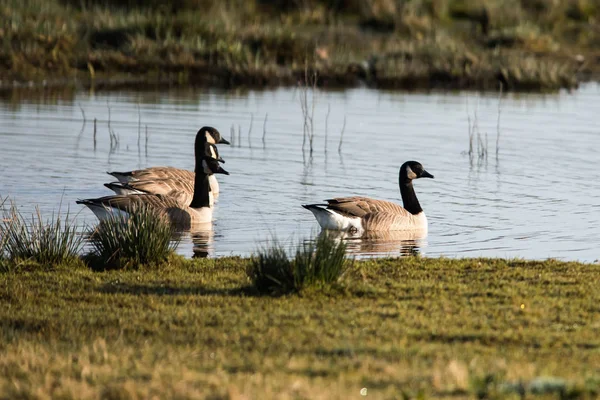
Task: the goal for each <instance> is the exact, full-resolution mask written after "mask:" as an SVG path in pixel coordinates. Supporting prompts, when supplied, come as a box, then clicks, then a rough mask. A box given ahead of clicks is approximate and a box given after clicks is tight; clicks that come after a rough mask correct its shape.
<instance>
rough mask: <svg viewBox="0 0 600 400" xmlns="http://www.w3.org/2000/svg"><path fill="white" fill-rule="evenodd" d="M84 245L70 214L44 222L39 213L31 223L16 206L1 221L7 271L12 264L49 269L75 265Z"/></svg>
mask: <svg viewBox="0 0 600 400" xmlns="http://www.w3.org/2000/svg"><path fill="white" fill-rule="evenodd" d="M5 201H6V200H4V201H3V202H2V205H3V204H4V202H5ZM2 205H0V207H2ZM82 245H83V239H82V237H81V235H80V234H79V233H78V232H77V226H76V224H75V221H74V220H73V219H72V218H70V215H69V212H68V211H67V212H66V213H61V211H60V210H59V211H58V212H57V213H56V214H54V213H52V217H51V218H50V219H45V218H44V217H43V216H42V214H41V213H40V211H39V209H36V213H35V214H32V216H31V218H30V219H29V218H26V217H24V216H23V215H22V214H21V213H20V212H19V211H18V210H17V206H16V205H15V204H11V206H10V208H9V209H8V210H4V211H3V216H2V221H0V261H2V267H3V268H8V265H9V264H10V265H13V266H19V265H21V264H23V263H34V264H39V265H40V266H47V265H54V264H67V263H69V262H74V261H77V259H78V256H79V251H80V250H81V248H82ZM4 258H6V259H8V260H10V263H8V261H7V260H3V259H4Z"/></svg>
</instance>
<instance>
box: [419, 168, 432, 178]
mask: <svg viewBox="0 0 600 400" xmlns="http://www.w3.org/2000/svg"><path fill="white" fill-rule="evenodd" d="M420 178H431V179H433V175H431V174H430V173H429V172H427V171H425V170H423V173H422V174H421V176H420Z"/></svg>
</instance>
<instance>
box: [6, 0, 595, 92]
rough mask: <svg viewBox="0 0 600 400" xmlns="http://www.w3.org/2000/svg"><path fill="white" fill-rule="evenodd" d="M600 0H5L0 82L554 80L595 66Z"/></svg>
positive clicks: (534, 83) (446, 83)
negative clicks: (308, 77) (314, 77)
mask: <svg viewBox="0 0 600 400" xmlns="http://www.w3.org/2000/svg"><path fill="white" fill-rule="evenodd" d="M599 10H600V4H598V1H597V0H566V1H560V2H558V1H551V0H536V1H525V0H509V1H508V2H506V1H504V0H486V1H482V0H480V1H473V2H466V1H463V0H411V1H403V2H397V1H389V0H366V1H354V0H352V1H343V2H342V1H332V0H305V1H285V0H281V1H275V2H267V1H264V0H250V1H242V0H226V1H214V0H180V1H177V2H171V3H169V5H165V4H163V3H159V2H156V1H145V2H141V1H133V0H132V1H127V2H117V1H112V0H110V1H107V0H84V1H80V0H27V1H17V0H8V1H5V2H3V4H2V6H0V19H1V20H2V22H3V24H2V26H3V28H1V29H0V39H1V40H0V43H1V44H0V80H1V81H2V84H1V86H0V88H4V89H6V88H12V87H13V86H28V85H29V82H32V84H33V86H36V85H42V86H43V85H55V86H64V85H69V84H73V82H74V81H75V82H78V83H84V84H85V85H88V86H95V87H96V88H101V87H106V86H110V87H114V86H123V85H125V86H127V85H129V86H134V85H135V86H139V85H140V84H149V85H155V84H166V85H186V86H189V85H217V86H224V87H235V86H240V85H246V86H264V85H282V84H285V85H297V83H298V82H299V81H302V79H303V77H304V76H305V66H306V65H308V68H309V72H310V75H311V76H312V74H313V72H317V73H318V76H319V81H318V82H317V85H319V86H327V87H334V86H355V85H358V84H360V83H361V82H363V83H366V84H368V85H370V86H373V87H379V88H403V89H414V88H444V89H448V88H452V89H453V88H471V89H492V90H497V89H498V86H499V83H502V84H503V86H504V90H555V89H557V88H561V87H574V86H575V85H577V82H578V81H579V80H580V79H582V78H585V77H589V76H591V75H594V74H596V73H597V72H598V63H597V58H598V57H599V54H600V53H599V52H600V30H599V28H598V24H597V23H596V20H597V16H598V11H599Z"/></svg>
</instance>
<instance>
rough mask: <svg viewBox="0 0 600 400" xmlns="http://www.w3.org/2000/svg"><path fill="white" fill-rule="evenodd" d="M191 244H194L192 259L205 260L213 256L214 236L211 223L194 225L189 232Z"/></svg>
mask: <svg viewBox="0 0 600 400" xmlns="http://www.w3.org/2000/svg"><path fill="white" fill-rule="evenodd" d="M190 234H191V236H192V243H193V244H194V247H193V251H194V255H193V256H192V257H193V258H206V257H208V256H209V255H211V254H214V250H215V249H214V235H215V232H214V231H213V225H212V223H211V222H209V223H205V224H197V225H194V227H193V229H192V230H191V231H190Z"/></svg>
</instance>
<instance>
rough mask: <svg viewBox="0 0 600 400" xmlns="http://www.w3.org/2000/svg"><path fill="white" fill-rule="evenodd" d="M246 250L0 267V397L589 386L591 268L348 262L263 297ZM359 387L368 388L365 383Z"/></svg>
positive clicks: (594, 321)
mask: <svg viewBox="0 0 600 400" xmlns="http://www.w3.org/2000/svg"><path fill="white" fill-rule="evenodd" d="M249 263H250V260H248V259H240V258H223V259H216V260H183V259H180V258H177V257H173V258H171V259H170V261H169V262H168V263H164V264H162V265H161V267H160V268H156V267H155V268H153V269H147V270H144V269H142V270H137V271H107V272H92V271H90V270H89V269H88V268H86V267H84V266H83V264H81V265H79V264H78V263H73V264H71V265H70V266H58V267H55V268H53V269H51V270H45V271H40V270H38V269H36V268H34V267H30V268H22V269H21V271H20V272H13V273H3V274H0V298H1V302H2V307H1V308H0V352H1V353H2V357H0V393H1V395H0V397H2V398H47V397H48V396H52V397H61V398H106V399H125V398H148V397H152V396H157V397H159V398H176V397H177V398H230V399H243V398H311V399H313V398H322V399H333V398H344V399H346V398H363V396H361V390H363V392H362V393H363V394H367V398H377V399H380V398H390V399H392V398H393V399H397V398H402V396H405V398H416V397H419V398H430V397H436V398H437V397H448V398H466V397H468V398H474V397H479V398H506V397H511V398H520V397H519V393H522V394H524V395H525V397H526V398H537V395H539V394H543V393H544V392H545V393H546V396H547V397H546V398H593V397H595V396H596V395H597V394H598V393H599V391H600V371H598V369H597V368H598V365H600V351H599V349H600V340H599V337H600V324H599V323H598V321H600V308H598V304H600V291H598V290H597V288H598V286H599V284H600V274H599V273H598V272H599V268H600V267H599V266H598V265H597V264H595V265H592V264H579V263H562V262H557V261H544V262H523V261H503V260H489V259H472V260H447V259H423V258H406V259H387V260H377V261H360V262H356V263H355V265H354V266H353V267H352V269H351V270H350V271H349V272H348V273H347V274H346V275H345V278H344V279H343V280H342V281H341V282H340V283H339V284H338V285H334V286H332V287H329V288H326V289H319V290H317V289H314V288H312V289H311V288H309V289H307V290H303V291H301V292H300V293H299V294H290V295H286V296H281V297H271V296H260V295H258V293H257V292H256V291H255V289H254V288H253V286H251V283H250V281H249V279H248V278H247V275H246V268H247V267H248V265H249ZM365 390H366V392H365Z"/></svg>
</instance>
